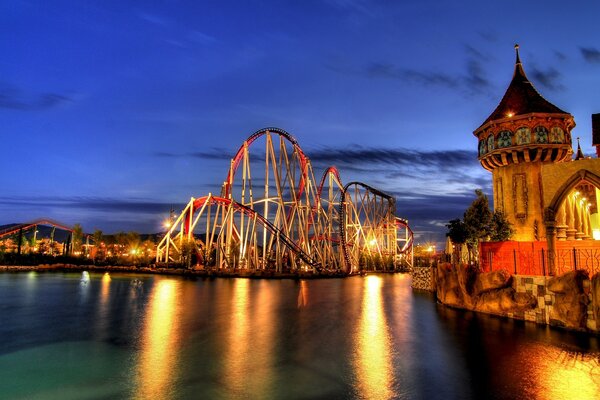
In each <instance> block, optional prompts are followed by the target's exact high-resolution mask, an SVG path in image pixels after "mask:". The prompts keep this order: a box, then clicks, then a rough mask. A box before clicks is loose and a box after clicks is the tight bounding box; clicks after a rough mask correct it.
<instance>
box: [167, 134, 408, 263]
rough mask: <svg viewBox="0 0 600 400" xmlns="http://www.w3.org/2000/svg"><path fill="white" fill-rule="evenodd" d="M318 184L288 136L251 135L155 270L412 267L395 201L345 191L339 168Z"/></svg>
mask: <svg viewBox="0 0 600 400" xmlns="http://www.w3.org/2000/svg"><path fill="white" fill-rule="evenodd" d="M259 139H260V140H262V141H264V146H260V145H259V144H258V142H259ZM316 182H317V181H316V180H315V177H314V173H313V170H312V166H311V163H310V160H309V158H308V157H307V156H306V155H305V153H304V152H303V151H302V149H301V148H300V145H299V144H298V142H297V141H296V139H295V138H294V137H293V136H292V135H290V134H289V133H288V132H286V131H284V130H283V129H279V128H264V129H261V130H259V131H257V132H255V133H253V134H252V135H250V137H248V139H246V140H245V141H244V142H243V144H242V145H241V147H240V148H239V150H238V151H237V153H236V154H235V156H234V157H233V158H232V159H231V162H230V166H229V172H228V174H227V177H226V179H225V181H224V183H223V185H222V188H221V193H220V195H219V196H215V195H213V194H212V193H209V194H208V195H206V196H203V197H200V198H193V197H192V198H191V199H190V201H189V202H188V204H187V205H186V206H185V208H184V209H183V211H182V212H181V213H180V214H179V216H178V217H177V218H176V219H175V220H174V221H173V223H172V224H171V226H170V228H169V230H168V231H167V232H166V234H165V236H164V237H163V239H162V240H161V241H160V242H159V244H158V246H157V252H156V261H157V263H166V264H169V263H181V262H184V260H187V262H188V264H190V263H191V260H192V259H193V260H194V261H193V263H194V264H196V265H199V266H201V267H206V268H216V269H224V268H233V269H238V268H240V269H249V270H272V271H277V272H286V271H287V272H295V271H313V272H332V271H333V272H343V273H348V274H352V273H357V272H360V271H364V270H396V269H399V268H402V267H410V266H411V264H412V242H413V234H412V231H411V230H410V227H409V226H408V221H406V220H405V219H402V218H399V217H397V216H396V215H395V212H396V202H395V199H394V198H393V197H392V196H390V195H388V194H386V193H384V192H382V191H380V190H377V189H375V188H373V187H371V186H369V185H367V184H364V183H361V182H350V183H348V184H346V185H343V184H342V179H341V177H340V173H339V171H338V170H337V168H335V167H329V168H328V169H327V170H326V171H325V172H324V173H323V176H322V178H321V180H320V183H319V184H317V183H316Z"/></svg>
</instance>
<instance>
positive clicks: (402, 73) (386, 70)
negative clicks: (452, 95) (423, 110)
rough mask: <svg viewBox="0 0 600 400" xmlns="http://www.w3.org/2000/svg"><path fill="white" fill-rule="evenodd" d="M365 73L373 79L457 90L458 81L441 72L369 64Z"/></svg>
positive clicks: (392, 65)
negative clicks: (394, 80)
mask: <svg viewBox="0 0 600 400" xmlns="http://www.w3.org/2000/svg"><path fill="white" fill-rule="evenodd" d="M365 73H366V75H367V76H369V77H371V78H386V79H399V80H402V81H414V82H418V83H421V84H423V85H425V86H445V87H448V88H456V87H457V86H458V80H457V79H456V78H454V77H452V76H451V75H448V74H444V73H441V72H427V71H418V70H415V69H410V68H401V67H398V66H396V65H394V64H381V63H372V64H369V65H368V66H367V67H366V69H365Z"/></svg>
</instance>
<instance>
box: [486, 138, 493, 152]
mask: <svg viewBox="0 0 600 400" xmlns="http://www.w3.org/2000/svg"><path fill="white" fill-rule="evenodd" d="M487 147H488V151H493V150H494V135H490V136H489V137H488V139H487Z"/></svg>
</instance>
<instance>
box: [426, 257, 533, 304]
mask: <svg viewBox="0 0 600 400" xmlns="http://www.w3.org/2000/svg"><path fill="white" fill-rule="evenodd" d="M436 285H437V286H436V288H437V298H438V300H439V301H440V302H442V303H444V304H446V305H449V306H452V307H459V308H465V309H468V310H473V311H483V312H488V313H493V314H499V315H505V314H507V313H511V312H519V311H525V310H530V309H533V308H535V305H536V299H535V297H534V296H533V295H532V294H528V293H517V292H516V291H515V289H514V288H513V287H512V277H511V275H510V274H509V273H508V272H506V271H502V270H501V271H493V272H485V273H480V272H477V271H476V270H475V269H474V268H470V267H466V266H458V267H457V266H452V265H450V264H441V263H440V264H439V265H438V267H437V271H436Z"/></svg>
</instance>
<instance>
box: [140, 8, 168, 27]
mask: <svg viewBox="0 0 600 400" xmlns="http://www.w3.org/2000/svg"><path fill="white" fill-rule="evenodd" d="M137 16H138V17H139V18H141V19H143V20H144V21H146V22H149V23H151V24H154V25H158V26H167V25H169V20H168V19H167V18H165V17H162V16H160V15H156V14H152V13H148V12H145V11H138V13H137Z"/></svg>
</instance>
